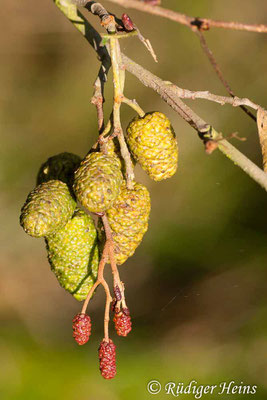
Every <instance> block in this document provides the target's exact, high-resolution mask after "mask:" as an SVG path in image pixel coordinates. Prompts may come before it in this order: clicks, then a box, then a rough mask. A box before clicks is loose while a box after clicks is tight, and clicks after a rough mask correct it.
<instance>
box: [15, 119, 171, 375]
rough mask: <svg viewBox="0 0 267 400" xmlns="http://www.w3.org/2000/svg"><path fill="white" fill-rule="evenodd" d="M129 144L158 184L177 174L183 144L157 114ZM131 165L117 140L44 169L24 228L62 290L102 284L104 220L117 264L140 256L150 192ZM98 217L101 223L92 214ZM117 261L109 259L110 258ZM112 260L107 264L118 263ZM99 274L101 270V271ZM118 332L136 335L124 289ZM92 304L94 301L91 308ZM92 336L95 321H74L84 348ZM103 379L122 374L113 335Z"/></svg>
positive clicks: (136, 129)
mask: <svg viewBox="0 0 267 400" xmlns="http://www.w3.org/2000/svg"><path fill="white" fill-rule="evenodd" d="M126 140H127V144H128V149H129V151H130V154H131V156H132V159H133V162H138V163H139V164H140V165H141V167H142V168H143V169H144V170H145V171H146V173H147V174H148V175H149V176H150V178H152V179H153V180H155V181H160V180H163V179H166V178H170V177H171V176H173V175H174V173H175V172H176V169H177V162H178V146H177V142H176V138H175V134H174V131H173V128H172V126H171V123H170V121H169V119H168V118H167V117H166V116H165V115H164V114H162V113H160V112H150V113H147V114H145V115H144V116H143V117H140V116H138V117H136V118H134V120H133V121H131V122H130V124H129V126H128V128H127V133H126ZM125 176H126V173H125V163H124V160H123V158H122V156H121V153H120V147H119V143H118V141H117V138H116V137H112V136H111V137H110V138H108V139H107V141H106V146H105V151H102V149H101V148H99V146H94V147H93V148H92V149H91V150H90V151H89V153H88V154H87V155H86V157H85V158H84V159H83V160H81V159H80V157H79V156H77V155H74V154H71V153H61V154H59V155H56V156H53V157H51V158H49V159H48V160H47V161H46V162H45V163H44V164H43V165H42V166H41V168H40V170H39V173H38V176H37V185H36V187H35V188H34V189H33V191H32V192H30V194H29V195H28V197H27V200H26V202H25V204H24V205H23V207H22V210H21V215H20V224H21V226H22V227H23V229H24V230H25V232H26V233H28V234H29V235H30V236H33V237H44V238H45V242H46V248H47V253H48V260H49V263H50V266H51V270H52V271H53V272H54V273H55V275H56V277H57V279H58V281H59V283H60V285H61V286H62V287H63V288H64V289H65V290H67V291H68V292H69V293H71V294H72V295H73V296H74V297H75V298H76V299H77V300H80V301H82V300H86V299H87V300H88V295H89V294H90V291H92V290H93V292H94V284H95V282H96V281H97V279H98V268H99V265H100V263H99V260H101V257H102V254H103V249H104V245H105V243H106V241H107V237H106V233H107V232H106V231H105V227H104V226H103V219H101V217H103V215H105V217H106V219H107V221H108V224H109V229H110V232H111V236H112V242H113V251H114V253H113V256H114V259H115V262H116V264H117V265H121V264H123V263H124V262H125V261H126V260H127V259H128V258H129V257H130V256H132V255H133V253H134V252H135V250H136V248H137V247H138V245H139V244H140V243H141V241H142V238H143V235H144V233H145V232H146V231H147V228H148V219H149V213H150V196H149V192H148V190H147V188H146V187H145V186H144V185H142V184H140V183H137V182H131V185H130V188H129V185H128V181H127V180H126V178H125ZM89 212H91V213H92V214H93V216H98V218H99V222H98V224H96V225H95V220H94V219H93V217H92V216H91V215H90V214H89ZM109 258H110V257H109ZM109 258H108V257H107V259H106V261H107V262H110V263H111V260H110V259H109ZM99 269H100V268H99ZM113 289H114V299H113V304H112V309H113V312H114V319H113V321H114V323H115V329H116V331H117V333H118V335H120V336H127V334H128V333H129V332H130V331H131V318H130V313H129V309H128V308H127V306H126V302H125V298H124V286H120V287H119V286H118V285H114V288H113ZM87 304H88V303H87ZM90 334H91V319H90V317H89V316H88V315H87V314H86V313H85V312H84V311H83V312H81V313H79V314H77V315H76V317H75V318H74V319H73V336H74V338H75V340H76V342H77V343H78V344H79V345H83V344H85V343H86V342H87V341H88V340H89V336H90ZM99 360H100V371H101V374H102V376H103V377H104V378H106V379H111V378H113V377H114V376H115V375H116V361H115V345H114V343H113V342H112V340H111V339H109V337H108V338H107V337H106V336H105V338H104V339H103V341H102V342H101V344H100V347H99Z"/></svg>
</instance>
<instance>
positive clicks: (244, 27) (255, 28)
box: [109, 0, 267, 33]
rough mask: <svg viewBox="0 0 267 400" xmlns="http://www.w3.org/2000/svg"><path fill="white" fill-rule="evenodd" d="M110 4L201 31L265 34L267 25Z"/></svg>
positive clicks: (133, 2) (132, 2)
mask: <svg viewBox="0 0 267 400" xmlns="http://www.w3.org/2000/svg"><path fill="white" fill-rule="evenodd" d="M109 1H110V2H111V3H115V4H119V5H120V6H122V7H125V8H133V9H135V10H139V11H143V12H146V13H148V14H153V15H157V16H159V17H164V18H167V19H169V20H172V21H175V22H178V23H179V24H182V25H186V26H188V27H191V26H192V25H193V26H199V27H202V29H205V30H207V29H210V28H224V29H233V30H238V31H249V32H258V33H267V25H264V24H260V25H255V24H242V23H239V22H226V21H215V20H212V19H209V18H195V17H190V16H188V15H185V14H182V13H179V12H176V11H172V10H168V9H166V8H163V7H158V6H153V5H150V4H146V3H143V2H140V1H137V0H109Z"/></svg>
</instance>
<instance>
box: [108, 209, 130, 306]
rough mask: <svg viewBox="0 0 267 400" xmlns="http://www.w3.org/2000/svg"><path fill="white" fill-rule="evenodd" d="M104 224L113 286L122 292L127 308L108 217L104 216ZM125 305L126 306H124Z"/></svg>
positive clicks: (122, 299) (122, 300) (123, 302)
mask: <svg viewBox="0 0 267 400" xmlns="http://www.w3.org/2000/svg"><path fill="white" fill-rule="evenodd" d="M102 222H103V225H104V229H105V235H106V241H107V245H108V249H109V261H110V265H111V270H112V274H113V286H114V288H115V287H116V286H118V288H119V290H120V292H121V302H122V304H123V307H126V301H125V295H124V284H123V283H122V281H121V279H120V274H119V271H118V268H117V264H116V259H115V255H114V241H113V237H112V231H111V228H110V225H109V222H108V218H107V216H106V215H103V217H102ZM124 304H125V305H124Z"/></svg>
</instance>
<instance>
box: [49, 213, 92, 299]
mask: <svg viewBox="0 0 267 400" xmlns="http://www.w3.org/2000/svg"><path fill="white" fill-rule="evenodd" d="M46 243H47V252H48V260H49V262H50V265H51V270H52V271H53V272H54V273H55V275H56V277H57V279H58V281H59V283H60V285H61V286H62V287H63V288H64V289H65V290H67V291H68V292H70V293H71V294H72V295H73V297H75V299H77V300H79V301H81V300H84V299H85V298H86V296H87V294H88V292H89V290H90V289H91V287H92V286H93V284H94V282H95V281H96V277H97V271H98V260H99V258H98V246H97V232H96V228H95V225H94V222H93V219H92V217H91V216H90V215H88V214H86V213H85V212H84V211H82V210H79V209H78V210H76V211H75V213H74V215H73V217H72V219H71V220H69V221H68V223H67V224H66V225H65V226H64V227H63V228H62V229H60V230H59V231H57V232H56V233H55V234H53V235H51V236H49V237H47V238H46Z"/></svg>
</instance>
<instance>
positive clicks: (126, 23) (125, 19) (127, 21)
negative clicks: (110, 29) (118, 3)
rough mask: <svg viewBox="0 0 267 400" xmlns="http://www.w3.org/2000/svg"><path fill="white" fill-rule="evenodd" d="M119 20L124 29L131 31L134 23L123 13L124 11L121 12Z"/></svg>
mask: <svg viewBox="0 0 267 400" xmlns="http://www.w3.org/2000/svg"><path fill="white" fill-rule="evenodd" d="M121 20H122V23H123V26H124V29H126V31H128V32H131V31H133V30H134V23H133V21H132V20H131V18H130V17H129V15H128V14H125V13H124V14H122V16H121Z"/></svg>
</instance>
